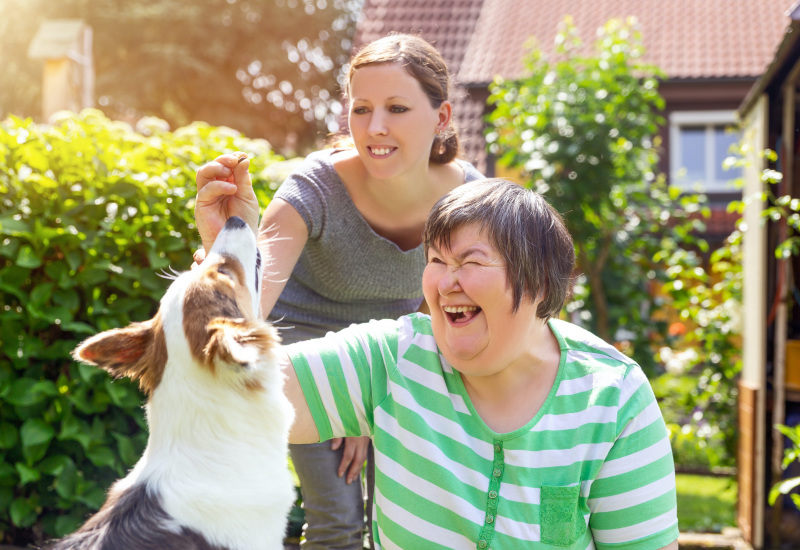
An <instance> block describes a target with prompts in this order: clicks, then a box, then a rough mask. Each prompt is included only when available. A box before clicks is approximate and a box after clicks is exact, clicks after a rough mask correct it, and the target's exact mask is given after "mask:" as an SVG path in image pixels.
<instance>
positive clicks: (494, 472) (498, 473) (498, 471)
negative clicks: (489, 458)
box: [492, 468, 503, 477]
mask: <svg viewBox="0 0 800 550" xmlns="http://www.w3.org/2000/svg"><path fill="white" fill-rule="evenodd" d="M502 473H503V472H502V471H500V468H495V469H494V471H493V472H492V475H493V476H494V477H500V474H502Z"/></svg>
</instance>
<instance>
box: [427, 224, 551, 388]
mask: <svg viewBox="0 0 800 550" xmlns="http://www.w3.org/2000/svg"><path fill="white" fill-rule="evenodd" d="M422 289H423V292H424V293H425V300H426V301H427V303H428V307H430V310H431V323H432V325H433V336H434V338H435V339H436V343H437V344H438V346H439V349H440V351H441V352H442V354H443V355H444V357H445V358H446V359H447V361H448V362H449V363H450V364H451V365H452V366H453V367H455V368H456V369H457V370H458V371H460V372H461V373H462V374H464V375H468V376H488V375H492V374H496V373H498V372H500V371H502V370H504V369H505V368H507V367H509V366H512V365H514V364H517V363H520V362H522V361H524V360H525V357H526V356H527V353H528V351H529V350H530V347H531V345H534V346H535V344H533V342H531V335H532V334H535V333H536V332H531V329H532V328H533V329H535V330H540V328H541V326H542V320H541V319H539V318H537V317H536V306H537V305H538V301H537V302H531V301H530V300H529V299H527V298H526V297H523V299H522V302H521V303H520V307H519V309H518V310H517V312H516V313H514V312H513V306H514V297H513V291H512V289H511V286H510V285H509V283H508V276H507V273H506V265H505V262H504V261H503V258H502V256H501V255H500V253H499V252H498V251H497V250H495V248H494V247H493V246H492V245H491V243H490V242H489V240H488V238H487V236H486V235H485V233H484V232H483V231H482V230H481V227H480V226H479V225H477V224H470V225H465V226H462V227H459V228H458V229H456V230H455V231H454V232H453V233H452V234H451V235H450V249H449V250H446V249H439V248H437V247H431V248H430V249H428V264H427V265H426V267H425V271H424V273H423V276H422Z"/></svg>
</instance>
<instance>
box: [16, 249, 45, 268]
mask: <svg viewBox="0 0 800 550" xmlns="http://www.w3.org/2000/svg"><path fill="white" fill-rule="evenodd" d="M16 263H17V265H18V266H20V267H26V268H28V269H35V268H37V267H39V266H41V265H42V259H41V258H39V257H38V256H37V255H36V252H34V250H33V248H31V247H30V246H28V245H25V246H23V247H22V248H21V249H20V251H19V255H18V256H17V262H16Z"/></svg>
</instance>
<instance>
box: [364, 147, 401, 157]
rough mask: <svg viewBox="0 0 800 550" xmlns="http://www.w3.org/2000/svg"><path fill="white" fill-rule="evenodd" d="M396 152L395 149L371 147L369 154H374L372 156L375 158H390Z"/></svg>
mask: <svg viewBox="0 0 800 550" xmlns="http://www.w3.org/2000/svg"><path fill="white" fill-rule="evenodd" d="M394 150H395V148H394V147H372V146H371V147H369V152H370V153H372V156H374V157H386V156H389V155H390V154H392V152H393V151H394Z"/></svg>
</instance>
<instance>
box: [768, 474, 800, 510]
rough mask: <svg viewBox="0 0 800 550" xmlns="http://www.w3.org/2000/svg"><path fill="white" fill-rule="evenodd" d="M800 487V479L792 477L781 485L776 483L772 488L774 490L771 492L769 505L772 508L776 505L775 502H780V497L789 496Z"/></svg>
mask: <svg viewBox="0 0 800 550" xmlns="http://www.w3.org/2000/svg"><path fill="white" fill-rule="evenodd" d="M798 486H800V477H792V478H789V479H784V480H783V481H781V482H780V483H776V484H775V485H773V486H772V489H770V491H769V504H770V506H772V505H774V504H775V501H776V500H778V497H779V496H780V495H788V494H789V493H790V492H791V491H792V489H794V488H795V487H798Z"/></svg>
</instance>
